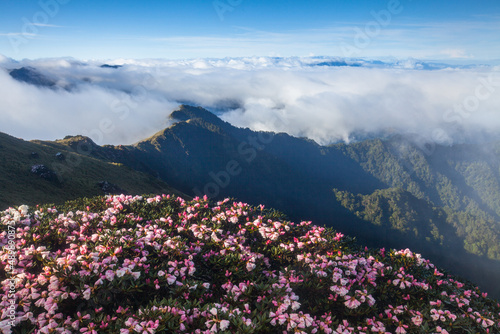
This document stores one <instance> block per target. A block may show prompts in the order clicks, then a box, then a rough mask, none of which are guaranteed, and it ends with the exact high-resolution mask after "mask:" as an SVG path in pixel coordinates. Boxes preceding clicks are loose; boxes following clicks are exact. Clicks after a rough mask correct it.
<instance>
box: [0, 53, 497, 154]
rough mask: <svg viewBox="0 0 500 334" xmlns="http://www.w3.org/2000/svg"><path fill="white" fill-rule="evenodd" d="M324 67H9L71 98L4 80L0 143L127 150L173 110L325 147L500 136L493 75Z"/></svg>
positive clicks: (61, 62) (299, 63)
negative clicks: (30, 70)
mask: <svg viewBox="0 0 500 334" xmlns="http://www.w3.org/2000/svg"><path fill="white" fill-rule="evenodd" d="M332 61H343V60H342V59H330V58H298V57H291V58H269V57H252V58H225V59H193V60H178V61H177V60H126V59H121V60H114V61H109V62H107V63H109V64H119V65H124V67H122V68H119V69H103V68H100V67H99V66H98V65H100V64H102V62H97V61H87V62H82V61H77V60H74V59H45V60H38V61H28V60H26V61H23V62H21V63H19V64H16V66H17V67H20V66H32V67H35V68H38V69H39V70H40V71H41V72H43V73H45V74H46V75H47V76H50V77H52V78H57V79H58V80H59V84H60V85H61V86H65V87H71V89H70V90H69V91H66V90H64V89H59V90H51V89H46V88H37V87H34V86H31V85H28V84H23V83H19V82H17V81H15V80H13V79H12V78H11V77H10V76H9V75H8V74H7V73H6V72H5V71H1V72H0V85H2V87H9V90H6V89H4V90H3V91H1V92H0V116H1V117H2V123H1V124H0V131H2V132H7V133H9V134H12V135H15V136H18V137H22V138H25V139H33V138H42V139H55V138H61V137H64V136H65V135H68V134H87V135H90V136H91V137H93V139H94V140H96V141H97V142H99V143H101V144H103V143H112V144H130V143H133V142H135V141H138V140H140V139H142V138H145V137H148V136H150V135H152V134H153V133H154V132H156V131H159V130H161V129H163V128H164V127H166V126H168V125H169V123H168V121H167V116H168V115H169V113H170V112H171V111H172V110H173V109H174V108H175V107H176V106H177V105H178V103H181V102H188V103H192V104H196V105H201V106H204V107H207V108H210V109H212V110H214V112H216V113H218V114H219V115H220V116H221V117H222V118H223V119H225V120H227V121H229V122H230V123H232V124H234V125H236V126H241V127H249V128H252V129H255V130H270V131H278V132H287V133H289V134H291V135H294V136H305V137H309V138H312V139H314V140H316V141H318V142H320V143H323V144H327V143H330V142H334V141H338V140H346V141H349V140H352V139H354V138H359V137H362V136H366V135H380V134H381V133H385V134H387V133H408V134H410V133H411V134H416V135H418V136H420V137H421V138H424V140H429V141H431V140H434V141H440V142H449V141H450V140H463V139H464V137H466V136H469V137H472V136H474V135H475V134H477V133H481V132H488V133H495V132H496V133H498V132H499V130H500V68H498V67H496V68H495V67H473V68H468V69H467V68H452V67H448V68H447V67H446V66H444V67H442V68H441V69H438V70H425V68H427V67H428V66H429V64H425V63H421V62H418V61H416V60H412V59H410V60H408V61H396V62H394V63H392V64H390V65H387V64H386V65H384V64H379V63H372V62H367V61H358V63H359V64H360V65H363V66H361V67H326V66H312V65H314V64H318V63H321V62H332ZM347 61H348V62H352V61H349V60H347ZM2 62H6V61H5V60H4V61H2ZM8 63H9V64H11V66H12V64H14V63H13V62H8ZM426 66H427V67H426ZM422 68H424V69H422Z"/></svg>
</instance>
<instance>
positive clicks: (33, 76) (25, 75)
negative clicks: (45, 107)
mask: <svg viewBox="0 0 500 334" xmlns="http://www.w3.org/2000/svg"><path fill="white" fill-rule="evenodd" d="M9 74H10V76H11V77H12V78H14V79H15V80H17V81H20V82H25V83H28V84H31V85H35V86H39V87H49V88H53V87H54V86H55V85H56V82H55V81H53V80H51V79H49V78H47V77H46V76H45V75H43V74H42V73H40V72H39V71H38V70H37V69H35V68H33V67H21V68H18V69H14V70H11V71H10V72H9Z"/></svg>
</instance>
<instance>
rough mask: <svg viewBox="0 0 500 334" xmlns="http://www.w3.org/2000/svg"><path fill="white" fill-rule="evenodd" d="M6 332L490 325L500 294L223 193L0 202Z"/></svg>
mask: <svg viewBox="0 0 500 334" xmlns="http://www.w3.org/2000/svg"><path fill="white" fill-rule="evenodd" d="M0 216H1V228H2V232H1V234H0V244H1V246H2V250H1V253H0V260H1V263H0V265H1V268H2V270H1V271H0V279H1V280H2V297H1V303H2V309H3V310H2V313H1V329H2V332H3V333H12V332H15V333H32V332H34V333H75V332H79V333H84V334H90V333H92V334H93V333H120V334H126V333H345V334H347V333H386V334H387V333H397V334H402V333H496V332H498V331H499V330H500V305H499V304H498V302H496V301H494V300H492V299H489V298H488V297H487V295H486V293H482V292H481V291H480V290H479V289H478V288H476V287H474V286H473V285H471V284H470V283H467V282H461V281H460V280H458V279H456V278H455V277H453V276H450V275H448V274H446V273H444V272H443V271H442V270H440V269H439V268H436V267H435V266H434V265H433V264H432V263H430V261H428V260H425V259H423V258H422V257H421V256H420V255H418V254H415V253H413V252H411V251H410V250H408V249H406V250H400V251H396V250H385V249H368V248H364V247H360V246H359V245H357V244H356V243H355V242H354V240H353V239H352V238H349V237H347V236H344V235H343V234H342V233H339V232H336V231H334V230H333V229H331V228H323V227H318V226H315V225H313V224H312V223H311V222H305V221H304V222H300V223H293V222H289V221H287V220H286V219H285V218H284V216H283V215H282V214H280V213H278V212H276V211H274V210H268V209H266V208H264V206H262V205H260V206H257V207H254V206H250V205H248V204H244V203H241V202H233V201H231V200H230V199H225V200H222V201H219V202H217V203H212V202H210V201H209V200H208V199H207V198H206V197H205V198H199V197H197V198H195V199H193V200H192V201H185V200H184V199H182V198H180V197H176V196H170V195H162V196H153V197H149V198H148V197H141V196H125V195H114V196H112V195H108V196H105V197H94V198H91V199H87V198H83V199H78V200H75V201H72V202H67V203H65V204H64V205H61V206H58V207H54V206H48V205H43V206H36V207H32V208H28V207H27V206H21V207H19V208H18V209H15V208H10V209H8V210H6V211H3V212H1V214H0Z"/></svg>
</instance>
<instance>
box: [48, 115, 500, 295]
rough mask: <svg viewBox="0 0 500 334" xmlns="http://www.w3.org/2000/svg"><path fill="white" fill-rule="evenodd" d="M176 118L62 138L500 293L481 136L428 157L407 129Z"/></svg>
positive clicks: (494, 194) (177, 184)
mask: <svg viewBox="0 0 500 334" xmlns="http://www.w3.org/2000/svg"><path fill="white" fill-rule="evenodd" d="M170 117H171V119H174V120H176V122H175V123H174V124H172V125H171V126H170V127H168V128H166V129H164V130H161V131H159V132H157V133H156V134H154V135H152V136H151V137H149V138H147V139H144V140H142V141H140V142H138V143H136V144H134V145H120V146H110V145H106V146H98V145H95V143H93V142H92V141H91V140H90V139H88V138H85V137H79V136H74V137H67V138H66V139H63V140H60V141H58V145H67V146H70V147H73V148H75V147H76V148H77V149H78V147H80V148H81V149H85V148H88V150H89V151H90V152H88V154H89V155H90V156H91V157H93V158H96V159H100V160H104V161H108V162H113V163H118V164H122V165H125V166H127V167H129V168H131V169H132V170H137V171H140V172H143V173H147V174H150V175H152V176H153V177H154V178H155V179H161V180H163V181H164V182H166V183H167V184H169V185H170V186H172V187H173V188H175V189H178V190H179V191H180V192H183V193H185V194H188V195H190V196H197V195H202V194H205V193H206V194H208V195H209V196H211V197H214V198H222V197H234V198H237V199H240V200H243V201H245V202H253V203H263V204H265V205H266V206H269V207H274V208H276V209H278V210H280V211H282V212H286V214H287V215H289V217H290V218H291V219H293V220H312V221H315V222H316V223H317V224H320V225H325V226H332V227H334V228H336V229H338V230H342V231H344V232H345V233H348V234H350V235H353V236H356V237H357V238H358V239H359V240H360V241H361V242H363V243H365V244H367V245H368V246H375V247H378V246H386V247H393V248H406V247H410V248H412V249H415V250H417V251H418V252H421V253H423V254H424V256H426V257H428V258H431V259H433V260H434V262H436V263H438V264H439V265H444V267H447V268H453V269H454V270H455V271H456V272H457V273H458V274H459V275H463V276H465V277H466V278H468V279H473V280H475V281H476V282H478V283H479V284H481V285H483V286H487V287H488V290H489V291H491V292H492V293H496V294H498V295H500V288H498V286H497V285H496V283H494V282H496V280H497V279H498V278H499V277H500V262H499V260H500V249H499V245H498V240H499V239H498V237H499V236H500V231H499V228H498V224H497V223H496V221H498V213H497V208H496V207H495V206H496V203H498V200H497V198H498V196H500V188H498V187H497V185H498V180H497V179H499V178H500V176H499V175H498V170H499V169H498V168H497V167H496V166H497V165H495V163H494V162H495V161H494V160H495V159H496V157H497V155H495V154H497V153H498V152H499V151H498V150H497V151H493V152H497V153H494V154H493V155H492V156H485V155H482V154H481V152H478V151H477V150H475V149H474V145H469V146H467V145H461V146H460V145H457V146H454V147H446V146H436V148H435V151H434V153H433V154H427V152H424V151H422V150H420V149H419V147H418V145H416V144H414V143H412V142H411V141H409V140H406V139H405V138H396V137H393V138H388V139H383V140H381V139H371V140H367V141H363V142H358V143H352V144H335V145H330V146H321V145H319V144H317V143H315V142H313V141H310V140H305V139H301V138H296V137H292V136H289V135H287V134H284V133H271V132H259V131H252V130H250V129H244V128H237V127H234V126H232V125H231V124H229V123H227V122H224V121H223V120H221V119H220V118H219V117H217V116H216V115H214V114H212V113H210V112H209V111H208V110H206V109H203V108H200V107H191V106H181V107H180V108H179V110H176V111H174V112H173V113H172V115H171V116H170ZM46 144H47V145H51V144H50V142H48V143H46ZM495 147H496V146H495V145H492V148H495ZM492 159H493V160H492ZM492 161H493V162H492ZM485 171H488V173H485ZM484 184H488V185H490V186H489V188H487V189H488V190H487V191H483V190H482V189H483V185H484ZM390 189H393V190H390ZM369 210H372V211H373V210H375V211H374V212H371V213H370V212H369ZM405 210H409V212H408V214H406V215H405V214H403V213H404V212H405ZM377 219H385V220H388V222H390V224H382V225H381V224H377Z"/></svg>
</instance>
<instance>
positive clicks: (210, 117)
mask: <svg viewBox="0 0 500 334" xmlns="http://www.w3.org/2000/svg"><path fill="white" fill-rule="evenodd" d="M169 118H170V119H172V120H176V121H179V122H187V121H189V120H191V119H202V120H204V121H205V122H208V123H212V124H214V125H221V124H222V123H224V121H222V120H221V119H220V118H219V117H217V116H216V115H214V114H213V113H211V112H210V111H208V110H206V109H204V108H202V107H193V106H189V105H185V104H183V105H181V106H180V107H179V109H177V110H175V111H173V112H172V113H171V114H170V117H169Z"/></svg>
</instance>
